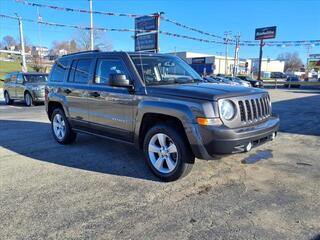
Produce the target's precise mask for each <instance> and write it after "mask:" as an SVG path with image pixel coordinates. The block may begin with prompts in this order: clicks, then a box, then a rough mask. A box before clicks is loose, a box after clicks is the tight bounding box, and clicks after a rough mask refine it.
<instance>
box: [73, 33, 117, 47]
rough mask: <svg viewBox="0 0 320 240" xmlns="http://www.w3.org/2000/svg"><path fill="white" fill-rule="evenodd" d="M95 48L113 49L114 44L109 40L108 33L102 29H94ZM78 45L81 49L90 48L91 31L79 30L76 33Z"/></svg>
mask: <svg viewBox="0 0 320 240" xmlns="http://www.w3.org/2000/svg"><path fill="white" fill-rule="evenodd" d="M93 37H94V42H95V45H94V49H99V50H103V51H111V50H112V44H111V42H110V41H108V40H107V38H106V34H105V33H104V32H101V31H97V30H94V31H93ZM73 40H74V41H75V43H76V45H77V46H78V47H79V48H80V50H82V51H84V50H90V32H89V31H87V30H79V31H77V32H76V33H75V36H74V39H73Z"/></svg>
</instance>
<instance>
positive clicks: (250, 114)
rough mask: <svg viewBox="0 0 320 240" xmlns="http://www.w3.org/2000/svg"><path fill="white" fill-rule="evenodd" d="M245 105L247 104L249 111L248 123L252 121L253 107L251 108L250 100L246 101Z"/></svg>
mask: <svg viewBox="0 0 320 240" xmlns="http://www.w3.org/2000/svg"><path fill="white" fill-rule="evenodd" d="M245 103H246V110H247V119H248V121H252V112H251V106H250V103H249V100H246V101H245Z"/></svg>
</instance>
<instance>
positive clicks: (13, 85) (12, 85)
mask: <svg viewBox="0 0 320 240" xmlns="http://www.w3.org/2000/svg"><path fill="white" fill-rule="evenodd" d="M17 75H18V74H17V73H12V74H11V77H10V84H9V85H8V92H9V96H10V98H14V99H16V98H17V97H16V96H17V95H16V81H17Z"/></svg>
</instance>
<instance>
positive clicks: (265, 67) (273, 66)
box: [251, 58, 285, 73]
mask: <svg viewBox="0 0 320 240" xmlns="http://www.w3.org/2000/svg"><path fill="white" fill-rule="evenodd" d="M251 60H252V70H253V73H257V72H258V69H259V58H251ZM284 64H285V62H284V61H280V60H275V59H270V58H262V61H261V72H268V73H272V72H284Z"/></svg>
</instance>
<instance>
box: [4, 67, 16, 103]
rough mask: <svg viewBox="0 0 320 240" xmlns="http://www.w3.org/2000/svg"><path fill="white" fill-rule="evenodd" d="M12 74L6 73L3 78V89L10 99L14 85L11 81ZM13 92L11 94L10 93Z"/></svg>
mask: <svg viewBox="0 0 320 240" xmlns="http://www.w3.org/2000/svg"><path fill="white" fill-rule="evenodd" d="M12 75H13V74H12V73H8V74H7V75H6V76H5V78H4V89H5V90H6V91H7V92H8V93H9V96H10V98H14V95H15V93H13V92H14V91H15V90H14V84H13V81H12ZM12 91H13V92H12Z"/></svg>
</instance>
